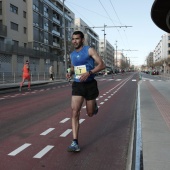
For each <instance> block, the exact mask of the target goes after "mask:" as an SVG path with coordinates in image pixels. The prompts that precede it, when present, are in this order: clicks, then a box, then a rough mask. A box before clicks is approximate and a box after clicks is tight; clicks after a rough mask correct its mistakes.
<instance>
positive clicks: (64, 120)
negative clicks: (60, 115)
mask: <svg viewBox="0 0 170 170" xmlns="http://www.w3.org/2000/svg"><path fill="white" fill-rule="evenodd" d="M69 119H70V118H65V119H63V120H62V121H60V123H65V122H66V121H68V120H69Z"/></svg>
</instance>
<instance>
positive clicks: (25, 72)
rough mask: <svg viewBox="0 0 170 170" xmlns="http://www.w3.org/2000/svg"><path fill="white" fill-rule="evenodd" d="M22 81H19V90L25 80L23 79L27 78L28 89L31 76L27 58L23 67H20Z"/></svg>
mask: <svg viewBox="0 0 170 170" xmlns="http://www.w3.org/2000/svg"><path fill="white" fill-rule="evenodd" d="M22 72H23V74H22V82H21V83H20V88H19V91H21V90H22V86H23V84H24V82H25V80H28V90H31V89H30V86H31V77H30V69H29V62H28V60H26V62H25V64H24V67H23V69H22Z"/></svg>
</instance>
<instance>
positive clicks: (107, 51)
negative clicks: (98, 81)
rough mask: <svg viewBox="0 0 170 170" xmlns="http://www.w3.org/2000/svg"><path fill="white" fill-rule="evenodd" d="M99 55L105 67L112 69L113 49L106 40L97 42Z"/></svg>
mask: <svg viewBox="0 0 170 170" xmlns="http://www.w3.org/2000/svg"><path fill="white" fill-rule="evenodd" d="M99 54H100V56H101V57H102V59H103V61H104V62H105V64H106V67H110V68H112V69H114V65H115V63H114V58H115V49H114V47H113V46H112V45H111V44H110V43H109V42H108V41H107V40H104V39H100V40H99Z"/></svg>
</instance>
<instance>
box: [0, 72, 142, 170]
mask: <svg viewBox="0 0 170 170" xmlns="http://www.w3.org/2000/svg"><path fill="white" fill-rule="evenodd" d="M138 79H139V78H138V74H137V73H128V74H127V75H123V76H122V75H117V76H114V79H113V78H112V77H111V76H106V77H102V76H101V77H97V81H98V85H99V90H100V95H99V97H98V98H97V103H98V106H99V113H98V114H97V115H96V116H93V117H92V118H89V117H88V116H87V115H86V109H85V107H84V105H83V107H82V111H81V117H80V136H79V144H80V147H81V152H80V153H68V152H67V151H66V150H67V147H68V146H69V145H70V143H71V140H72V133H71V119H70V118H71V108H70V102H71V101H70V99H71V86H70V85H69V84H68V83H53V84H48V85H44V86H38V87H33V88H32V91H30V92H28V91H26V90H23V91H22V92H21V93H19V92H18V91H17V90H16V91H12V92H10V93H7V94H0V160H1V163H0V169H4V170H39V169H47V170H56V169H58V170H73V169H74V170H87V169H88V170H92V169H93V170H105V169H106V170H124V169H126V167H127V163H128V162H127V160H128V153H129V145H130V140H131V139H130V138H131V130H132V121H133V117H134V114H135V104H136V93H137V83H138Z"/></svg>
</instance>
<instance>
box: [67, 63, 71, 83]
mask: <svg viewBox="0 0 170 170" xmlns="http://www.w3.org/2000/svg"><path fill="white" fill-rule="evenodd" d="M70 71H71V66H70V65H69V66H68V69H67V73H70ZM67 80H68V82H69V84H71V82H70V81H71V76H70V77H69V78H68V79H67Z"/></svg>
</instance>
